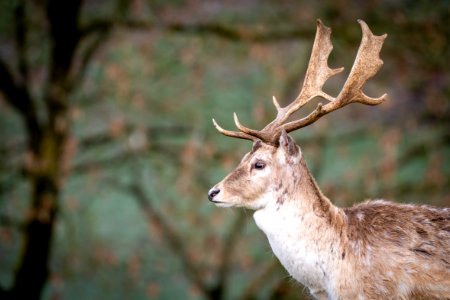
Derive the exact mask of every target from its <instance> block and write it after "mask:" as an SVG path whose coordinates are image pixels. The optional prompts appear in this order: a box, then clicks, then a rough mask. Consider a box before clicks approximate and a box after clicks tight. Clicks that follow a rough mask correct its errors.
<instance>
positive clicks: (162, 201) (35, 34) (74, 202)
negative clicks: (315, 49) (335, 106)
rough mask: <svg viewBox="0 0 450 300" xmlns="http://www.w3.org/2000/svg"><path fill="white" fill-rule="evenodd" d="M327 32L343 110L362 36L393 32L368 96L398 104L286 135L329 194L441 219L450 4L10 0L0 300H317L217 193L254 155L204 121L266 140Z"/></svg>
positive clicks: (5, 30)
mask: <svg viewBox="0 0 450 300" xmlns="http://www.w3.org/2000/svg"><path fill="white" fill-rule="evenodd" d="M317 18H321V19H322V20H323V22H324V23H325V25H327V26H330V27H331V28H332V29H333V34H332V41H333V44H334V51H333V53H332V54H331V57H330V62H329V64H330V66H332V67H340V66H344V67H345V68H346V72H344V73H345V74H343V75H342V76H337V78H336V79H333V80H330V81H329V82H328V83H327V85H326V87H325V89H326V91H328V92H330V93H331V94H334V95H336V94H337V93H338V91H339V89H340V87H341V86H342V83H343V81H344V80H345V76H346V74H348V71H349V69H350V68H351V65H352V62H353V59H354V56H355V54H356V51H357V49H358V45H359V42H360V39H361V31H360V27H359V25H358V23H357V22H356V20H357V19H363V20H365V21H366V22H367V24H368V25H369V27H370V28H371V29H372V31H373V32H374V33H375V34H377V35H381V34H383V33H388V38H387V40H386V42H385V45H384V47H383V50H382V51H381V58H382V59H383V60H384V66H383V67H382V69H381V71H380V73H379V74H378V75H377V76H376V77H375V78H373V79H372V80H371V81H370V82H369V83H368V84H367V85H366V91H367V93H368V94H369V95H370V96H380V95H381V94H383V93H385V92H387V93H388V95H389V99H388V101H386V102H385V103H383V104H382V105H380V106H377V107H368V106H363V105H358V104H355V105H351V106H349V107H346V108H345V109H343V110H340V111H338V112H336V113H333V114H332V115H329V116H327V117H326V118H324V119H321V120H320V121H319V122H317V123H316V124H314V125H312V126H310V127H308V128H306V129H304V130H301V132H298V133H295V134H293V136H294V137H295V139H296V141H297V143H298V144H299V145H301V146H302V149H303V152H304V155H305V157H306V160H307V161H308V163H309V166H310V168H311V170H312V172H313V174H314V176H315V177H316V179H317V181H318V183H319V185H320V186H321V188H322V190H323V192H324V193H325V194H326V195H327V196H328V197H329V198H330V199H332V201H333V202H334V203H335V204H337V205H339V206H349V205H352V204H353V203H355V202H360V201H362V200H364V199H367V198H378V197H380V198H381V197H382V198H386V199H395V200H396V201H399V202H416V203H419V202H420V203H427V204H431V205H436V206H449V205H450V194H449V192H450V131H449V129H450V128H449V125H450V115H449V114H450V108H449V107H450V105H449V100H450V70H449V68H450V64H449V56H450V50H449V45H450V41H449V38H450V25H449V22H450V2H449V1H448V0H436V1H428V0H414V1H413V0H411V1H394V0H368V1H357V0H354V1H344V0H337V1H336V0H333V1H331V0H330V1H275V0H271V1H269V0H243V1H237V0H230V1H218V0H217V1H200V0H189V1H182V0H174V1H165V0H133V1H124V0H102V1H100V0H98V1H93V0H85V1H81V0H65V1H58V0H33V1H29V0H28V1H27V0H0V137H1V139H0V155H1V159H0V298H2V299H7V297H8V296H9V297H12V298H13V297H16V298H17V297H23V296H27V297H28V298H27V299H39V298H41V299H301V298H302V297H307V292H306V291H305V289H304V288H303V287H302V286H300V285H299V284H297V283H295V282H294V281H293V280H292V279H290V278H289V276H288V275H287V273H286V272H285V271H284V270H283V269H282V268H281V267H280V265H279V263H278V262H277V260H276V258H275V257H274V256H273V254H272V253H271V251H270V247H269V244H268V242H267V241H266V238H265V236H264V235H263V234H262V232H260V231H259V230H258V229H257V227H256V225H255V224H254V222H253V219H252V212H250V211H243V210H240V209H219V208H216V207H214V206H213V205H212V204H210V203H208V200H207V197H206V194H207V191H208V189H209V188H210V187H211V186H212V185H214V184H215V183H216V182H218V181H219V180H220V179H221V178H222V177H223V176H224V175H226V174H227V172H229V171H230V170H232V168H233V167H234V166H235V165H237V164H238V162H239V160H240V158H241V157H242V155H243V154H244V153H245V152H247V151H248V150H249V149H250V147H251V146H250V143H248V142H246V141H239V140H235V139H230V138H226V137H224V136H222V135H220V134H219V133H218V132H216V131H215V129H214V128H213V126H212V123H211V118H212V117H214V118H216V120H217V121H218V122H219V123H220V124H221V125H222V126H224V127H225V128H233V124H232V113H233V111H236V112H237V113H238V114H239V116H240V118H241V120H242V121H243V122H245V124H247V125H249V126H250V127H253V128H262V127H263V126H264V124H266V123H267V122H268V121H270V120H271V119H272V118H273V116H274V112H275V109H274V108H273V106H272V103H271V97H272V95H275V96H277V98H278V99H279V101H280V102H281V103H282V104H283V105H285V104H287V103H289V101H290V100H292V99H293V98H294V97H295V96H296V93H297V92H298V91H299V88H300V86H301V82H302V77H303V74H304V72H305V70H306V66H307V61H308V59H309V54H310V50H311V47H312V43H313V40H314V34H315V29H316V19H317ZM306 111H308V108H306V109H305V112H304V113H306ZM301 295H303V296H301ZM22 299H23V298H22Z"/></svg>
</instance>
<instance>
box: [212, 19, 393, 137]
mask: <svg viewBox="0 0 450 300" xmlns="http://www.w3.org/2000/svg"><path fill="white" fill-rule="evenodd" d="M358 22H359V24H360V25H361V29H362V32H363V37H362V40H361V44H360V46H359V49H358V53H357V55H356V58H355V62H354V64H353V67H352V69H351V71H350V74H349V76H348V78H347V80H346V82H345V84H344V86H343V88H342V90H341V92H340V93H339V95H338V96H337V97H332V96H330V95H329V94H327V93H325V92H324V91H323V90H322V87H323V85H324V84H325V82H326V81H327V80H328V78H330V77H331V76H333V75H336V74H338V73H340V72H342V71H343V70H344V68H337V69H331V68H330V67H329V66H328V57H329V55H330V53H331V51H332V49H333V45H332V44H331V40H330V35H331V29H330V28H329V27H326V26H325V25H323V23H322V21H320V20H317V32H316V38H315V40H314V45H313V49H312V52H311V58H310V60H309V64H308V69H307V71H306V75H305V79H304V82H303V87H302V89H301V91H300V93H299V95H298V96H297V98H296V99H295V100H294V101H293V102H292V103H291V104H289V105H287V106H286V107H281V106H280V105H279V104H278V101H277V100H276V98H275V97H273V104H274V106H275V108H276V109H277V116H276V118H275V119H274V120H273V121H272V122H271V123H270V124H268V125H267V126H266V127H264V128H263V129H262V130H254V129H250V128H247V127H245V126H243V125H242V124H241V123H240V122H239V119H238V117H237V115H236V113H235V114H234V122H235V124H236V127H237V128H238V129H239V130H240V131H239V132H237V131H229V130H225V129H223V128H222V127H220V126H219V125H218V124H217V123H216V121H215V120H214V119H213V123H214V126H215V127H216V128H217V130H218V131H219V132H221V133H222V134H224V135H227V136H231V137H236V138H241V139H248V140H252V141H255V140H258V139H259V140H262V141H263V142H265V143H269V144H272V145H277V143H278V139H279V137H280V135H281V132H282V131H283V130H285V131H286V132H291V131H294V130H297V129H299V128H302V127H305V126H308V125H310V124H312V123H314V122H315V121H317V120H318V119H319V118H321V117H322V116H324V115H326V114H328V113H330V112H332V111H334V110H337V109H339V108H341V107H343V106H345V105H347V104H350V103H353V102H359V103H363V104H367V105H377V104H380V103H381V102H383V101H384V100H385V98H386V94H384V95H382V96H381V97H379V98H371V97H369V96H367V95H366V94H364V92H363V91H362V88H363V85H364V84H365V83H366V81H367V80H369V79H370V78H372V77H373V76H374V75H375V74H376V73H377V72H378V70H379V69H380V68H381V66H382V65H383V61H382V60H381V59H380V57H379V54H380V51H381V47H382V46H383V42H384V40H385V38H386V36H387V35H386V34H384V35H382V36H376V35H374V34H373V33H372V32H371V31H370V29H369V27H368V26H367V24H366V23H365V22H364V21H362V20H358ZM317 96H320V97H322V98H324V99H325V100H327V101H329V102H328V103H327V104H326V105H322V103H319V104H318V105H317V107H316V109H315V110H314V111H313V112H311V113H310V114H309V115H307V116H306V117H304V118H301V119H299V120H294V121H291V122H288V123H285V122H286V120H287V119H288V118H289V116H291V115H292V114H293V113H294V112H296V111H297V110H299V109H300V108H301V107H303V106H304V105H305V104H306V103H308V102H309V101H310V100H311V99H313V98H315V97H317Z"/></svg>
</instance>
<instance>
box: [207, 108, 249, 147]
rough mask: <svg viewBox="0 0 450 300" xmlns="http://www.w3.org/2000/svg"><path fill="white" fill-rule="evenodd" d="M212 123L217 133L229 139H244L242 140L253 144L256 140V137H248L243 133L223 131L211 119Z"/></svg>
mask: <svg viewBox="0 0 450 300" xmlns="http://www.w3.org/2000/svg"><path fill="white" fill-rule="evenodd" d="M235 115H236V114H235ZM212 122H213V124H214V127H216V129H217V131H219V132H220V133H221V134H223V135H226V136H229V137H234V138H239V139H244V140H250V141H253V142H256V141H257V140H258V138H257V137H254V136H252V135H249V134H247V133H245V132H238V131H231V130H226V129H223V128H222V127H220V125H219V124H217V122H216V120H214V118H213V119H212Z"/></svg>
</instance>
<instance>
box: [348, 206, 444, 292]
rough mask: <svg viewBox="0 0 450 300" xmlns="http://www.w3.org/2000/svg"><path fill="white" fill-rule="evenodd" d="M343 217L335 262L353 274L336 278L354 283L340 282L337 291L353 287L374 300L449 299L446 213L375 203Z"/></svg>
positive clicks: (418, 207) (355, 208) (353, 209)
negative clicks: (384, 298)
mask: <svg viewBox="0 0 450 300" xmlns="http://www.w3.org/2000/svg"><path fill="white" fill-rule="evenodd" d="M344 213H345V219H346V223H347V226H346V232H345V233H346V234H345V235H346V236H344V237H343V247H342V249H343V250H342V253H341V259H342V262H345V260H346V259H347V260H349V261H348V262H349V263H350V265H352V266H353V268H351V269H353V270H356V272H355V274H353V275H351V274H347V275H348V276H351V277H347V276H346V275H344V274H342V276H343V277H346V278H354V279H346V280H343V281H342V288H345V286H346V285H350V284H355V283H356V284H359V285H361V289H363V292H364V294H366V295H371V294H372V293H373V295H374V298H379V297H380V296H381V295H380V293H385V295H399V296H401V295H403V296H404V297H405V298H410V297H412V298H414V297H418V298H419V297H428V298H430V299H431V298H432V297H436V298H440V299H442V298H448V299H450V208H434V207H430V206H426V205H405V204H396V203H391V202H388V201H383V200H376V201H369V202H365V203H361V204H359V205H356V206H353V207H351V208H345V209H344ZM343 265H345V263H344V264H343ZM403 296H401V297H403Z"/></svg>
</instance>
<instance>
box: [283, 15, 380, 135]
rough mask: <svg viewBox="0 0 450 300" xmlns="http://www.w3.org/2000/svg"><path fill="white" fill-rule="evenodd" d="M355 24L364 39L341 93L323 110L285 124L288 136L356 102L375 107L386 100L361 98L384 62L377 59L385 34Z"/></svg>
mask: <svg viewBox="0 0 450 300" xmlns="http://www.w3.org/2000/svg"><path fill="white" fill-rule="evenodd" d="M358 22H359V24H360V25H361V29H362V32H363V37H362V40H361V44H360V46H359V49H358V53H357V55H356V58H355V62H354V64H353V67H352V69H351V71H350V74H349V76H348V78H347V80H346V82H345V84H344V86H343V88H342V90H341V92H340V93H339V95H338V96H337V97H336V98H332V97H331V99H329V98H325V99H327V100H330V102H329V103H327V104H326V105H324V106H323V107H322V106H321V105H320V107H319V106H318V107H317V108H316V109H315V110H314V111H313V112H312V113H311V114H309V115H308V116H306V117H305V118H302V119H300V120H296V121H292V122H290V123H286V124H285V125H284V126H283V128H284V129H285V130H286V132H291V131H294V130H296V129H299V128H302V127H305V126H308V125H309V124H311V123H314V122H315V121H316V120H318V119H319V118H320V117H322V116H324V115H326V114H328V113H330V112H332V111H334V110H337V109H339V108H341V107H343V106H345V105H347V104H350V103H353V102H359V103H363V104H367V105H377V104H380V103H382V102H383V101H384V100H385V99H386V96H387V95H386V94H384V95H382V96H381V97H378V98H372V97H369V96H367V95H366V94H364V92H363V91H362V88H363V86H364V84H365V83H366V82H367V81H368V80H369V79H370V78H372V77H373V76H375V74H376V73H377V72H378V70H379V69H380V68H381V66H382V65H383V61H382V60H381V59H380V56H379V55H380V51H381V47H382V46H383V42H384V40H385V38H386V37H387V34H384V35H381V36H376V35H374V34H373V33H372V32H371V31H370V29H369V27H368V26H367V24H366V23H365V22H364V21H362V20H358Z"/></svg>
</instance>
